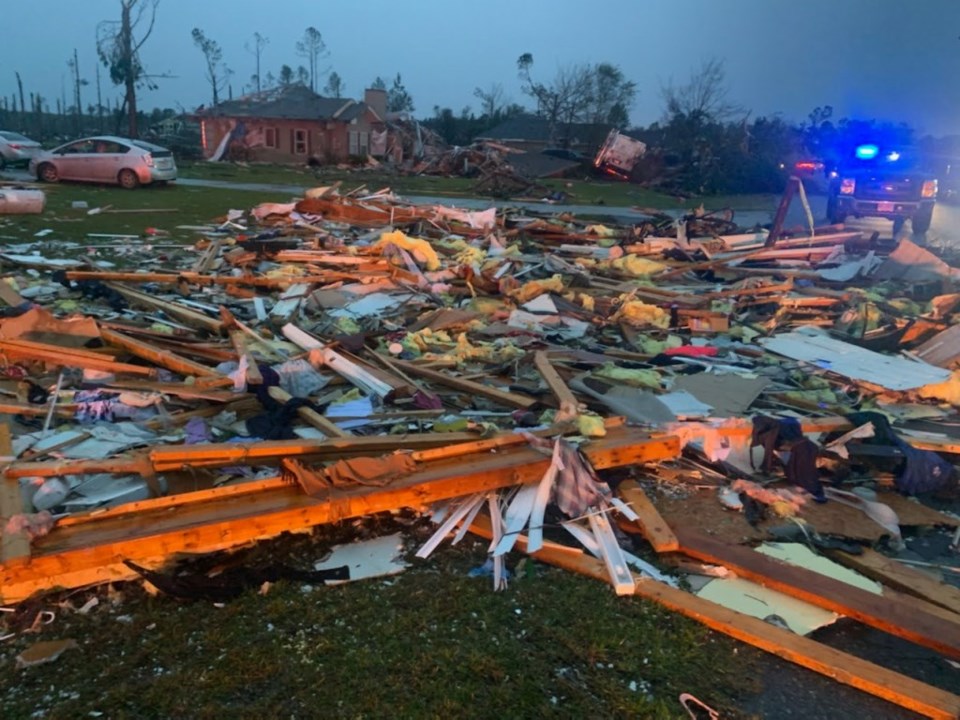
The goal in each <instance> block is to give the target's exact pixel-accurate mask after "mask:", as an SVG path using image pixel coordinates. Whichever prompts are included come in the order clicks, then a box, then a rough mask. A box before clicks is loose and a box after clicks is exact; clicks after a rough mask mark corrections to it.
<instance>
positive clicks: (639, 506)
mask: <svg viewBox="0 0 960 720" xmlns="http://www.w3.org/2000/svg"><path fill="white" fill-rule="evenodd" d="M617 494H618V495H619V496H620V498H621V499H622V500H623V501H624V502H625V503H626V504H627V505H629V506H630V508H631V509H632V510H633V511H634V512H635V513H636V514H637V515H639V516H640V517H639V519H638V520H623V521H621V522H620V526H621V527H625V526H626V527H625V529H627V530H629V529H630V528H631V527H634V528H636V529H638V530H639V531H640V534H641V535H643V537H644V538H645V539H646V541H647V542H649V543H650V545H652V546H653V549H654V550H656V551H657V552H658V553H664V552H676V551H677V550H679V549H680V541H679V540H677V536H676V535H674V533H673V530H671V529H670V526H669V525H668V524H667V521H666V520H664V519H663V518H662V517H661V516H660V513H659V512H658V511H657V508H656V507H654V505H653V503H652V502H650V498H648V497H647V493H645V492H644V490H643V488H642V487H640V484H639V483H638V482H636V481H635V480H624V481H623V482H622V483H620V484H619V485H618V486H617Z"/></svg>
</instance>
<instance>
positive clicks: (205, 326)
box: [107, 283, 223, 335]
mask: <svg viewBox="0 0 960 720" xmlns="http://www.w3.org/2000/svg"><path fill="white" fill-rule="evenodd" d="M107 287H109V288H110V289H111V290H116V291H117V292H118V293H120V294H121V295H123V296H124V297H125V298H126V299H127V300H129V301H130V302H131V303H133V304H135V305H136V304H140V305H145V306H147V307H149V308H153V309H155V310H163V312H165V313H167V314H168V315H171V316H173V317H175V318H177V319H178V320H179V321H180V322H182V323H185V324H186V325H190V326H191V327H195V328H199V329H201V330H205V331H206V332H209V333H211V334H213V335H219V334H220V333H221V332H222V331H223V323H222V322H220V321H219V320H215V319H214V318H212V317H209V316H207V315H204V314H203V313H201V312H197V311H196V310H193V309H191V308H188V307H185V306H184V305H178V304H177V303H173V302H168V301H167V300H161V299H160V298H157V297H154V296H153V295H148V294H147V293H143V292H140V291H139V290H134V289H133V288H129V287H127V286H126V285H119V284H117V283H107Z"/></svg>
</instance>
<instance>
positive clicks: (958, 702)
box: [470, 518, 960, 720]
mask: <svg viewBox="0 0 960 720" xmlns="http://www.w3.org/2000/svg"><path fill="white" fill-rule="evenodd" d="M470 529H471V531H473V532H475V533H477V534H478V535H480V536H481V537H483V538H487V539H490V538H491V537H492V533H491V532H490V526H489V520H488V519H487V518H481V519H478V520H477V521H474V523H473V525H471V528H470ZM517 544H518V545H519V546H520V547H521V549H522V548H524V547H526V541H525V538H520V539H519V540H518V542H517ZM531 557H533V558H534V559H535V560H540V561H541V562H546V563H549V564H550V565H556V566H557V567H559V568H562V569H564V570H569V571H572V572H577V573H580V574H581V575H586V576H588V577H592V578H594V579H596V580H600V581H602V582H608V581H609V577H608V575H607V570H606V567H604V565H603V563H602V562H601V561H599V560H596V559H594V558H592V557H589V556H587V555H586V554H584V553H573V552H567V551H557V550H553V549H551V548H544V549H543V550H538V551H537V552H535V553H533V554H532V556H531ZM634 594H635V595H636V596H637V597H640V598H643V599H645V600H650V601H652V602H655V603H657V604H658V605H662V606H664V607H666V608H668V609H670V610H673V611H675V612H679V613H680V614H681V615H685V616H687V617H689V618H692V619H693V620H696V621H697V622H699V623H702V624H703V625H706V626H707V627H708V628H710V629H712V630H716V631H718V632H722V633H723V634H725V635H729V636H730V637H732V638H734V639H736V640H740V641H742V642H745V643H747V644H748V645H752V646H753V647H756V648H759V649H761V650H765V651H766V652H769V653H771V654H772V655H776V656H777V657H781V658H783V659H784V660H788V661H790V662H792V663H795V664H797V665H800V666H801V667H805V668H807V669H808V670H813V671H814V672H818V673H820V674H821V675H825V676H827V677H829V678H831V679H833V680H836V681H837V682H842V683H844V684H845V685H850V686H852V687H855V688H857V689H858V690H863V691H864V692H867V693H870V694H871V695H875V696H876V697H879V698H882V699H884V700H886V701H888V702H891V703H894V704H895V705H899V706H901V707H905V708H907V709H909V710H913V711H914V712H918V713H921V714H923V715H926V716H927V717H930V718H936V719H937V720H948V719H955V718H957V717H958V716H960V697H958V696H956V695H954V694H952V693H949V692H947V691H946V690H941V689H940V688H936V687H933V686H932V685H927V684H925V683H922V682H920V681H919V680H914V679H913V678H911V677H908V676H906V675H902V674H900V673H897V672H894V671H893V670H888V669H887V668H884V667H881V666H880V665H875V664H874V663H871V662H868V661H866V660H862V659H861V658H858V657H856V656H855V655H850V654H848V653H845V652H841V651H839V650H834V649H833V648H831V647H828V646H826V645H822V644H820V643H818V642H817V641H815V640H811V639H809V638H806V637H803V636H801V635H796V634H794V633H792V632H790V631H789V630H782V629H780V628H778V627H775V626H773V625H771V624H770V623H768V622H764V621H763V620H760V619H758V618H753V617H750V616H748V615H742V614H741V613H738V612H736V611H734V610H729V609H727V608H725V607H723V606H721V605H717V604H716V603H713V602H710V601H709V600H704V599H703V598H698V597H697V596H696V595H691V594H690V593H687V592H684V591H683V590H677V589H675V588H672V587H670V586H669V585H666V584H664V583H661V582H658V581H656V580H652V579H648V578H644V579H642V580H640V581H638V582H637V584H636V590H635V592H634Z"/></svg>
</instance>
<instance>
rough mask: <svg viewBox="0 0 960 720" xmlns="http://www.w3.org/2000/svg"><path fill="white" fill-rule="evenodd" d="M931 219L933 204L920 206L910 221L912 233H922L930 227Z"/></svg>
mask: <svg viewBox="0 0 960 720" xmlns="http://www.w3.org/2000/svg"><path fill="white" fill-rule="evenodd" d="M932 220H933V205H928V206H927V207H923V208H920V209H919V210H917V214H916V215H914V216H913V220H911V223H912V225H913V234H914V235H923V234H924V233H925V232H926V231H927V230H929V229H930V222H931V221H932Z"/></svg>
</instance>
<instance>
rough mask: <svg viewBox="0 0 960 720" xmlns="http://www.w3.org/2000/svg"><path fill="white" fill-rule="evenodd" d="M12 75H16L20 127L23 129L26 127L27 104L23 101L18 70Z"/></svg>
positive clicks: (21, 84) (21, 82) (21, 83)
mask: <svg viewBox="0 0 960 720" xmlns="http://www.w3.org/2000/svg"><path fill="white" fill-rule="evenodd" d="M14 75H16V76H17V89H18V90H19V91H20V129H21V130H25V129H26V127H27V106H26V105H24V103H23V80H21V79H20V71H19V70H18V71H16V72H14Z"/></svg>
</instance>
